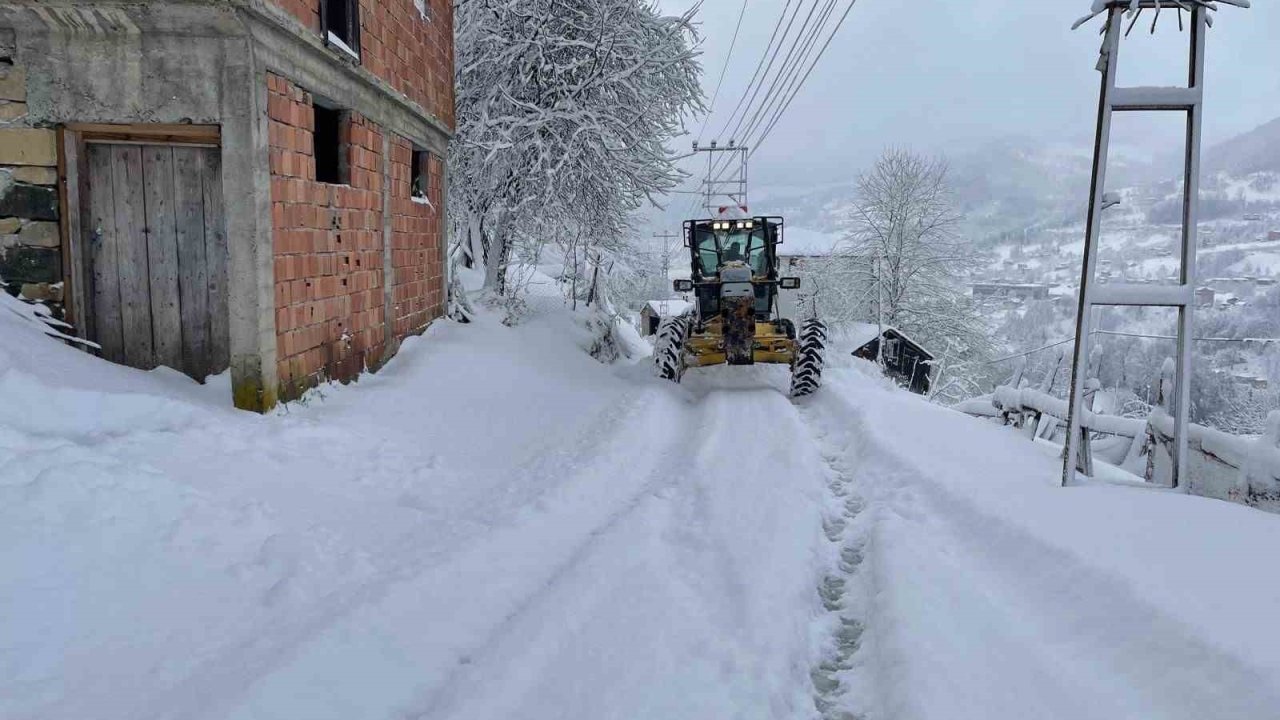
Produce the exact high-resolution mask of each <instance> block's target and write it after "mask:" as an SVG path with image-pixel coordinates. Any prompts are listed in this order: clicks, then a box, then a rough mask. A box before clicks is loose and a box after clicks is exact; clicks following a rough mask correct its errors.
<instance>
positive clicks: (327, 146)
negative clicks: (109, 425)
mask: <svg viewBox="0 0 1280 720" xmlns="http://www.w3.org/2000/svg"><path fill="white" fill-rule="evenodd" d="M452 38H453V29H452V10H451V4H450V2H448V0H199V1H197V0H151V1H149V2H139V1H138V0H130V1H128V2H116V1H114V0H41V2H38V3H31V2H27V1H19V0H0V279H4V280H5V282H6V285H7V289H8V290H9V291H10V292H21V293H23V294H24V295H27V296H28V297H29V298H30V299H34V300H40V301H43V302H45V303H47V304H49V305H51V306H52V307H53V308H54V309H55V311H56V312H59V313H62V314H64V315H65V318H66V319H67V321H68V322H70V323H71V324H72V325H73V326H74V327H75V332H76V333H77V334H79V335H80V336H82V337H84V338H86V339H88V340H91V341H93V342H94V343H97V344H98V345H100V346H101V350H100V351H99V352H100V354H101V355H102V356H103V357H105V358H107V359H109V360H112V361H115V362H121V363H125V364H128V365H132V366H135V367H141V368H151V367H155V366H158V365H168V366H170V367H174V368H177V369H180V370H183V371H184V372H187V373H188V374H190V375H192V376H193V377H196V378H198V379H199V378H203V377H205V376H207V375H208V374H211V373H217V372H221V371H222V370H225V369H227V368H228V367H229V368H230V370H231V377H232V387H233V393H234V398H235V403H236V405H237V406H239V407H242V408H245V409H252V410H265V409H268V408H270V407H271V406H273V405H274V404H275V403H276V402H277V401H278V400H279V399H289V398H292V397H296V396H297V395H299V394H300V393H301V392H303V391H304V390H306V389H307V388H308V387H311V386H312V385H314V384H315V383H317V382H319V381H321V380H324V379H338V380H347V379H351V378H353V377H355V376H356V375H358V374H359V373H361V372H363V371H365V370H376V369H377V368H378V367H380V366H381V364H382V363H384V362H385V361H386V360H387V358H389V357H390V356H391V355H392V354H394V353H395V351H396V349H397V348H398V347H399V344H400V341H401V340H402V339H403V338H405V337H406V336H408V335H411V334H414V333H418V332H421V331H422V330H423V329H424V328H425V327H426V326H427V325H428V324H429V323H430V322H431V321H432V320H433V319H435V318H438V317H440V316H441V315H442V314H443V312H444V303H445V296H444V280H443V275H444V273H443V265H444V240H443V232H442V231H443V225H442V217H443V214H444V207H445V202H446V200H445V197H444V187H445V184H444V177H443V176H444V170H445V163H444V159H443V158H444V156H445V152H446V148H447V143H448V141H449V138H450V137H451V135H452V132H453V126H454V120H453V73H452V68H453V45H452Z"/></svg>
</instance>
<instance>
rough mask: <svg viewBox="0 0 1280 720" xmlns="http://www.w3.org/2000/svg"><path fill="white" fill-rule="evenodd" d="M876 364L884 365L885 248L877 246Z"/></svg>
mask: <svg viewBox="0 0 1280 720" xmlns="http://www.w3.org/2000/svg"><path fill="white" fill-rule="evenodd" d="M876 364H877V365H879V366H880V367H884V250H883V249H882V248H881V247H880V246H879V245H877V246H876Z"/></svg>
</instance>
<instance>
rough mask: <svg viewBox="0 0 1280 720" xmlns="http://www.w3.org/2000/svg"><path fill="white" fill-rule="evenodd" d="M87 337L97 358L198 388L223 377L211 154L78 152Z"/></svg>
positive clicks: (220, 259) (217, 208) (217, 214)
mask: <svg viewBox="0 0 1280 720" xmlns="http://www.w3.org/2000/svg"><path fill="white" fill-rule="evenodd" d="M85 155H86V157H85V160H86V171H87V173H86V174H87V178H88V184H87V189H88V208H87V210H88V212H87V220H88V222H87V224H86V225H85V229H84V234H85V257H86V260H85V262H86V264H87V266H88V267H87V268H86V269H87V272H86V273H85V278H86V285H87V287H86V294H85V297H86V303H87V304H88V306H89V307H88V312H87V313H86V315H87V317H86V318H85V321H86V325H87V327H86V331H87V335H88V337H89V338H90V339H91V340H94V341H95V342H97V343H98V344H99V345H101V347H102V356H103V357H104V358H106V359H108V360H111V361H112V362H118V363H122V364H125V365H130V366H133V367H137V368H143V369H151V368H154V367H156V366H159V365H166V366H168V367H171V368H174V369H176V370H181V371H182V372H185V373H186V374H188V375H190V376H191V377H193V378H196V379H197V380H204V378H205V377H206V376H208V375H211V374H216V373H220V372H222V371H223V370H225V369H226V368H227V365H228V363H229V359H230V333H229V322H228V317H227V242H226V234H225V232H224V230H223V227H224V226H223V217H222V172H221V167H220V157H219V154H218V148H210V147H198V146H183V145H143V144H124V143H95V142H90V143H88V145H87V146H86V153H85Z"/></svg>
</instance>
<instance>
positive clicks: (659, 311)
mask: <svg viewBox="0 0 1280 720" xmlns="http://www.w3.org/2000/svg"><path fill="white" fill-rule="evenodd" d="M644 306H645V307H647V308H649V310H650V311H652V312H653V313H654V314H655V315H659V316H662V317H675V316H678V315H683V314H685V313H686V312H689V311H690V310H692V309H693V303H690V302H687V301H685V300H676V299H672V300H650V301H649V302H646V303H645V304H644Z"/></svg>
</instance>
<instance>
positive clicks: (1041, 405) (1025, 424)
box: [970, 386, 1149, 468]
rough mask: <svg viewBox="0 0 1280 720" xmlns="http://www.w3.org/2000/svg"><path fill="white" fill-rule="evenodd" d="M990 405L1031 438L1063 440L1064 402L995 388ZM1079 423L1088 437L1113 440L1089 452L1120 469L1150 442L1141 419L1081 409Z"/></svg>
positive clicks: (1128, 465)
mask: <svg viewBox="0 0 1280 720" xmlns="http://www.w3.org/2000/svg"><path fill="white" fill-rule="evenodd" d="M991 405H992V406H993V407H994V408H995V410H996V414H997V415H998V416H999V417H1000V418H1001V419H1002V420H1003V421H1004V423H1005V424H1007V425H1013V426H1014V427H1017V428H1023V429H1025V430H1026V432H1027V435H1028V437H1030V438H1031V439H1037V438H1039V439H1043V440H1051V441H1054V442H1059V443H1061V442H1062V441H1063V440H1064V439H1065V436H1064V433H1065V432H1066V417H1067V401H1066V400H1063V399H1061V398H1056V397H1054V396H1052V395H1050V394H1048V393H1046V392H1044V391H1042V390H1037V389H1035V388H1030V387H1022V388H1014V387H1008V386H1003V387H999V388H996V391H995V393H994V394H993V395H992V396H991ZM970 414H976V413H970ZM1080 424H1081V427H1083V428H1085V429H1086V430H1088V431H1089V433H1090V434H1091V435H1105V436H1109V437H1110V438H1113V440H1111V441H1110V442H1099V443H1098V444H1097V445H1096V446H1095V447H1093V448H1092V450H1093V452H1096V453H1097V454H1098V455H1099V456H1100V457H1101V458H1102V459H1103V460H1105V461H1107V462H1109V463H1111V464H1113V465H1117V466H1119V467H1123V468H1134V467H1136V466H1137V464H1138V463H1139V462H1140V460H1141V458H1142V456H1143V454H1144V452H1145V450H1146V446H1147V443H1148V441H1149V438H1148V435H1147V428H1146V425H1147V423H1146V421H1145V420H1143V419H1141V418H1126V417H1120V416H1117V415H1101V414H1098V413H1095V412H1093V411H1092V410H1087V409H1084V410H1082V416H1081V419H1080Z"/></svg>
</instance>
